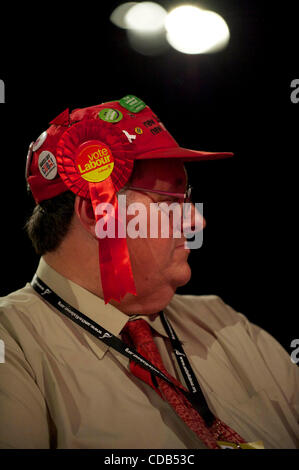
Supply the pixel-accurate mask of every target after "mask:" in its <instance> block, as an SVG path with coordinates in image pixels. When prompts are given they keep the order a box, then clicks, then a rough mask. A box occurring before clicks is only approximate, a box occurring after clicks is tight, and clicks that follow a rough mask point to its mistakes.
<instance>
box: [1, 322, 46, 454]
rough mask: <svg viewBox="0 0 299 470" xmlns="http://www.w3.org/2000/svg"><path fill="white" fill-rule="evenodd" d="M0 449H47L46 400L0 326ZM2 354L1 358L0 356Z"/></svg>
mask: <svg viewBox="0 0 299 470" xmlns="http://www.w3.org/2000/svg"><path fill="white" fill-rule="evenodd" d="M0 340H1V349H2V350H3V346H4V354H2V357H1V362H0V417H1V419H0V448H1V449H49V448H50V432H49V424H48V412H47V406H46V403H45V400H44V398H43V396H42V393H41V391H40V390H39V388H38V386H37V384H36V382H35V379H34V373H33V371H32V369H31V367H30V365H29V364H28V362H27V361H26V358H25V355H24V353H23V351H22V349H21V347H20V346H19V345H18V343H17V342H16V341H15V339H14V338H13V337H12V336H11V335H10V334H9V333H8V332H7V331H6V330H5V329H4V328H3V327H2V326H1V325H0ZM3 356H4V357H3Z"/></svg>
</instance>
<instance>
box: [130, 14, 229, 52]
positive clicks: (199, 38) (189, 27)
mask: <svg viewBox="0 0 299 470" xmlns="http://www.w3.org/2000/svg"><path fill="white" fill-rule="evenodd" d="M134 8H135V7H134ZM165 28H166V31H167V33H166V37H167V40H168V42H169V44H170V45H171V46H172V47H174V49H177V50H178V51H180V52H184V53H185V54H201V53H204V52H215V51H217V50H220V49H222V48H224V47H225V46H226V44H227V43H228V41H229V36H230V35H229V29H228V26H227V24H226V22H225V21H224V19H223V18H222V17H221V16H220V15H218V14H217V13H214V12H213V11H208V10H201V9H200V8H198V7H193V6H181V7H178V8H175V9H174V10H172V11H171V12H170V13H169V14H168V15H167V17H166V20H165Z"/></svg>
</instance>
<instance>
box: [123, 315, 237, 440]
mask: <svg viewBox="0 0 299 470" xmlns="http://www.w3.org/2000/svg"><path fill="white" fill-rule="evenodd" d="M122 335H123V340H124V341H125V342H127V343H128V344H130V345H132V343H133V345H134V346H135V348H136V350H137V352H138V353H139V354H141V355H142V356H144V357H145V358H146V359H147V360H148V361H150V362H151V363H152V364H153V365H154V366H156V367H157V368H158V369H160V371H161V372H163V373H164V374H165V375H166V376H167V377H168V379H169V380H171V382H172V383H174V384H175V385H177V386H179V387H180V388H183V389H184V390H187V389H186V388H185V387H183V385H182V384H181V383H180V382H179V381H178V380H177V379H175V378H174V377H172V376H171V375H170V374H169V373H168V372H167V370H166V369H165V367H164V365H163V362H162V359H161V356H160V353H159V351H158V348H157V346H156V344H155V342H154V339H153V335H152V331H151V327H150V325H149V324H148V323H147V322H146V321H145V320H143V319H138V320H134V321H128V322H127V323H126V325H125V327H124V328H123V330H122ZM130 369H131V372H132V373H133V374H134V375H135V376H136V377H139V378H140V379H142V380H143V381H144V382H146V383H147V384H149V385H150V386H151V387H152V388H153V389H154V390H155V391H156V392H157V393H158V394H159V395H160V396H161V398H163V399H164V400H166V401H168V403H169V404H170V406H171V407H172V408H173V409H174V411H175V412H176V413H177V414H178V416H179V417H180V418H181V419H182V420H183V421H184V422H185V423H186V424H187V425H188V426H189V428H190V429H192V431H194V432H195V433H196V434H197V436H198V437H199V438H200V439H201V441H202V442H203V443H204V444H205V445H206V447H208V448H209V449H219V446H218V444H217V442H216V441H217V440H222V441H227V442H233V443H235V444H239V443H243V442H245V441H244V439H243V438H242V437H241V436H239V434H238V433H236V432H235V431H234V430H233V429H231V428H230V427H229V426H227V425H226V424H225V423H223V422H222V421H221V420H220V419H218V418H216V419H215V421H214V423H213V424H212V426H211V427H209V428H207V427H206V425H205V422H204V420H203V418H202V417H201V416H200V414H199V413H198V412H197V411H196V410H195V409H194V408H193V407H192V405H191V404H190V402H189V401H188V400H187V398H186V397H185V395H184V394H183V393H182V392H180V391H179V390H177V389H174V388H173V387H171V386H170V385H169V384H168V383H167V382H165V381H164V380H163V379H160V378H159V377H153V376H152V375H151V373H150V372H149V371H147V370H145V369H144V368H143V367H142V366H140V365H139V364H136V362H134V361H131V362H130ZM154 382H155V383H154Z"/></svg>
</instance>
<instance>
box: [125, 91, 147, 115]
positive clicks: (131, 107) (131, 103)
mask: <svg viewBox="0 0 299 470" xmlns="http://www.w3.org/2000/svg"><path fill="white" fill-rule="evenodd" d="M119 104H120V105H121V106H122V107H123V108H126V109H127V110H128V111H130V112H131V113H139V111H142V110H143V109H144V108H145V107H146V104H145V103H144V101H142V100H140V99H139V98H137V97H136V96H134V95H127V96H125V97H124V98H122V99H121V100H119Z"/></svg>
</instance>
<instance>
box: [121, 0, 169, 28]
mask: <svg viewBox="0 0 299 470" xmlns="http://www.w3.org/2000/svg"><path fill="white" fill-rule="evenodd" d="M166 16H167V12H166V10H165V9H164V8H163V7H161V5H158V4H157V3H153V2H141V3H137V4H136V5H134V6H133V7H132V8H130V9H129V10H128V12H127V13H126V15H125V18H124V21H125V24H126V27H127V28H129V29H132V30H135V31H140V32H141V31H142V32H145V33H150V32H155V31H159V30H161V29H162V28H164V22H165V18H166Z"/></svg>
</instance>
